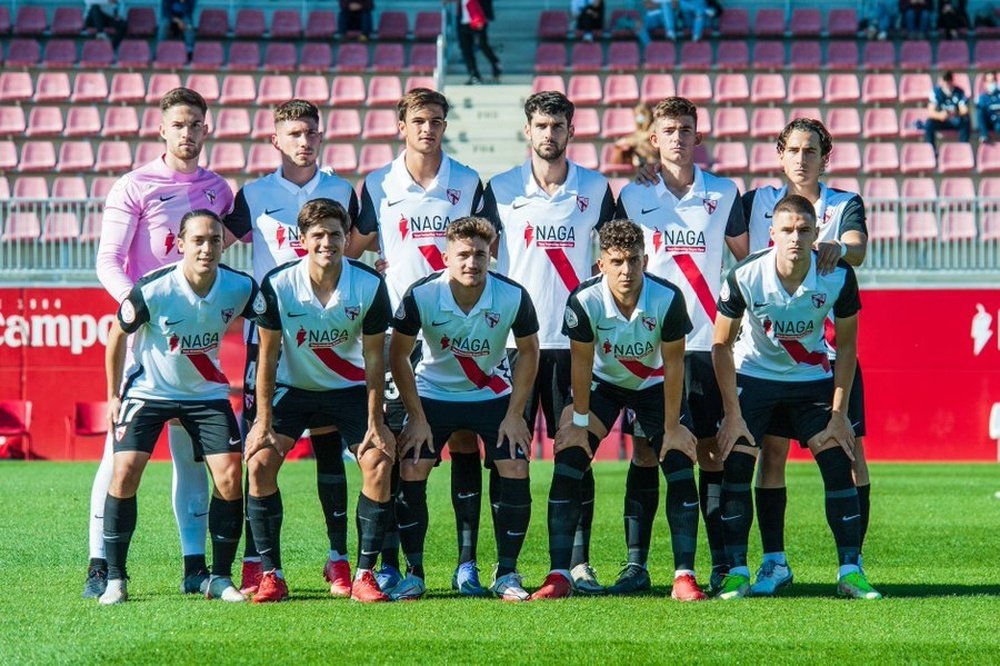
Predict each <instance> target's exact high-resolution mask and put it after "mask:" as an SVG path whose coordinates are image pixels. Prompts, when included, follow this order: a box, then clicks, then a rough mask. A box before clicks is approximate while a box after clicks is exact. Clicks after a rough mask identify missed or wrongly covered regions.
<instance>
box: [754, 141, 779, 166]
mask: <svg viewBox="0 0 1000 666" xmlns="http://www.w3.org/2000/svg"><path fill="white" fill-rule="evenodd" d="M780 172H781V162H780V161H779V160H778V152H777V151H776V150H775V149H774V144H773V143H755V144H753V146H752V147H751V148H750V173H753V174H762V173H780Z"/></svg>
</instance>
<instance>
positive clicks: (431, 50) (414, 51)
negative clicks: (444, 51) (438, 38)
mask: <svg viewBox="0 0 1000 666" xmlns="http://www.w3.org/2000/svg"><path fill="white" fill-rule="evenodd" d="M435 67H437V47H436V46H435V45H434V44H414V45H413V46H412V47H410V65H409V66H408V67H407V70H408V71H410V72H417V73H420V74H433V73H434V68H435Z"/></svg>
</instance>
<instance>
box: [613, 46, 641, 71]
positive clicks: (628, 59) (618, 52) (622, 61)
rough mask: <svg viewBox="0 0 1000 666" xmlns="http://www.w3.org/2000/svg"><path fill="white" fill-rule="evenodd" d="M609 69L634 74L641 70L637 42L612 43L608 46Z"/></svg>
mask: <svg viewBox="0 0 1000 666" xmlns="http://www.w3.org/2000/svg"><path fill="white" fill-rule="evenodd" d="M608 69H609V70H611V71H612V72H634V71H636V70H638V69H639V45H638V44H636V43H635V42H611V45H610V46H608Z"/></svg>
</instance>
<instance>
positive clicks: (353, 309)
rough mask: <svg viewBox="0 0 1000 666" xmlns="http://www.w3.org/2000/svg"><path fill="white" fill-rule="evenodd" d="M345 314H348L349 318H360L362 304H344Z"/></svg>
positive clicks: (352, 319)
mask: <svg viewBox="0 0 1000 666" xmlns="http://www.w3.org/2000/svg"><path fill="white" fill-rule="evenodd" d="M344 314H345V315H347V318H348V319H350V320H351V321H354V320H355V319H357V318H358V315H360V314H361V306H360V305H347V306H344Z"/></svg>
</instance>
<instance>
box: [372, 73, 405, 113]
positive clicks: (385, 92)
mask: <svg viewBox="0 0 1000 666" xmlns="http://www.w3.org/2000/svg"><path fill="white" fill-rule="evenodd" d="M402 96H403V84H402V83H401V82H400V80H399V77H398V76H373V77H372V78H371V79H370V80H369V81H368V104H369V105H371V106H395V105H396V102H398V101H399V98H400V97H402Z"/></svg>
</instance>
